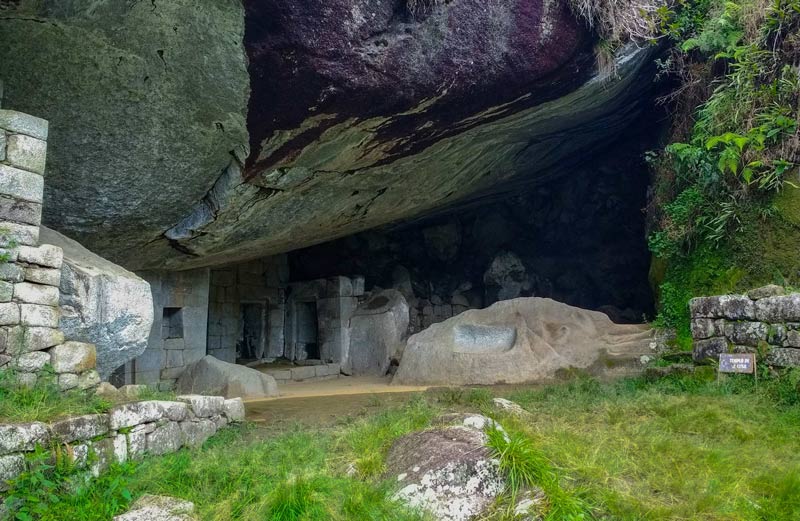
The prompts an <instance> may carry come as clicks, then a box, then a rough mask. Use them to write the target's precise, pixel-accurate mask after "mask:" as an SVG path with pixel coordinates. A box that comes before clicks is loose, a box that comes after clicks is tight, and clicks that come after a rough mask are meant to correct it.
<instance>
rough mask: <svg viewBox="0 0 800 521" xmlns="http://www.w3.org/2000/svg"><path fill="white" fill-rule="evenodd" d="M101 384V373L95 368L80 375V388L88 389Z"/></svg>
mask: <svg viewBox="0 0 800 521" xmlns="http://www.w3.org/2000/svg"><path fill="white" fill-rule="evenodd" d="M98 385H100V373H98V372H97V371H96V370H95V369H90V370H88V371H85V372H84V373H81V374H80V375H78V389H80V390H82V391H86V390H89V389H94V388H95V387H97V386H98Z"/></svg>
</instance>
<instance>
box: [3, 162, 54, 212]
mask: <svg viewBox="0 0 800 521" xmlns="http://www.w3.org/2000/svg"><path fill="white" fill-rule="evenodd" d="M0 194H2V195H7V196H10V197H14V198H16V199H22V200H23V201H29V202H32V203H39V204H41V203H42V196H43V194H44V177H42V176H41V175H38V174H34V173H33V172H27V171H25V170H20V169H19V168H14V167H13V166H8V165H0Z"/></svg>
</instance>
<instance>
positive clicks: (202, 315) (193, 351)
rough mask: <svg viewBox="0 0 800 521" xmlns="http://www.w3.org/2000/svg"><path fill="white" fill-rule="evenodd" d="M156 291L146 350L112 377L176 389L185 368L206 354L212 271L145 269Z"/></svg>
mask: <svg viewBox="0 0 800 521" xmlns="http://www.w3.org/2000/svg"><path fill="white" fill-rule="evenodd" d="M140 275H141V276H142V278H144V279H145V280H147V281H148V282H149V283H150V288H151V290H152V293H153V327H152V329H151V330H150V337H149V339H148V343H147V349H146V350H145V352H144V353H143V354H142V355H140V356H138V357H137V358H136V359H134V360H132V361H130V362H128V363H127V364H125V365H124V366H122V367H120V368H119V369H118V370H117V371H115V373H114V374H113V375H112V377H111V381H112V383H114V384H116V385H122V384H129V383H136V384H146V385H152V386H158V387H159V388H160V389H163V390H167V389H172V388H173V387H174V385H175V382H176V381H177V379H178V377H179V376H180V375H181V374H182V373H183V371H184V370H185V368H186V367H187V366H188V365H190V364H192V363H194V362H196V361H198V360H200V359H201V358H203V357H204V356H205V355H206V335H207V329H208V313H209V308H208V299H209V283H210V271H209V270H208V269H199V270H189V271H178V272H162V273H155V272H143V273H140Z"/></svg>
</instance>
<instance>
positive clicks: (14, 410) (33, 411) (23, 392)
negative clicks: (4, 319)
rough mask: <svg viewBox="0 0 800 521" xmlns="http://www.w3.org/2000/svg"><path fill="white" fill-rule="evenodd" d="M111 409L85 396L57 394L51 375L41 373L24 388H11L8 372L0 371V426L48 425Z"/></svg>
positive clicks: (53, 378)
mask: <svg viewBox="0 0 800 521" xmlns="http://www.w3.org/2000/svg"><path fill="white" fill-rule="evenodd" d="M112 405H113V403H112V402H110V401H108V400H105V399H102V398H100V397H98V396H95V395H94V394H93V393H89V392H80V391H75V392H70V393H62V392H59V390H58V386H57V385H56V383H55V377H54V376H53V375H47V374H46V373H45V374H44V375H43V376H41V377H40V378H39V380H38V381H37V382H36V385H35V386H33V387H30V388H28V387H24V386H23V387H20V386H17V385H15V384H14V374H13V373H12V372H11V371H0V423H22V422H32V421H42V422H48V421H52V420H56V419H58V418H62V417H66V416H76V415H81V414H94V413H101V412H106V411H107V410H108V409H109V408H111V406H112Z"/></svg>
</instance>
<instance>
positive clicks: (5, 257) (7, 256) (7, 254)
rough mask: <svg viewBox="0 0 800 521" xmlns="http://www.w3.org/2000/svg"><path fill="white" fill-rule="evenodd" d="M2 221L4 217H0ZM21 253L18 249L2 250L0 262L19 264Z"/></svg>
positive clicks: (0, 250) (0, 251) (0, 249)
mask: <svg viewBox="0 0 800 521" xmlns="http://www.w3.org/2000/svg"><path fill="white" fill-rule="evenodd" d="M0 220H2V216H0ZM18 256H19V251H18V249H17V248H0V259H2V260H0V262H17V257H18Z"/></svg>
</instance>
